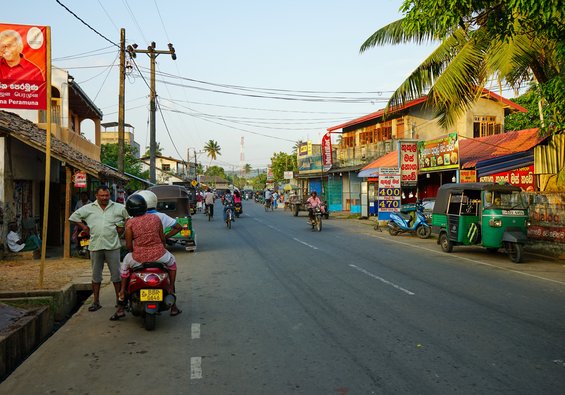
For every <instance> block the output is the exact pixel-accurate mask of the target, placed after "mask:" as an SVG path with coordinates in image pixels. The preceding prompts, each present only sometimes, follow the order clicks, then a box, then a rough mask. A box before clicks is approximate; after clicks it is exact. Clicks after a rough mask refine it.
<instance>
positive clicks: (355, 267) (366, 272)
mask: <svg viewBox="0 0 565 395" xmlns="http://www.w3.org/2000/svg"><path fill="white" fill-rule="evenodd" d="M349 267H352V268H353V269H355V270H359V271H360V272H361V273H363V274H366V275H367V276H369V277H372V278H374V279H376V280H379V281H381V282H383V283H385V284H388V285H390V286H392V287H394V288H396V289H398V290H400V291H402V292H404V293H406V294H408V295H415V293H414V292H412V291H409V290H407V289H406V288H402V287H401V286H399V285H396V284H394V283H392V282H390V281H388V280H385V279H384V278H382V277H379V276H377V275H376V274H373V273H371V272H368V271H366V270H365V269H363V268H361V267H359V266H355V265H349Z"/></svg>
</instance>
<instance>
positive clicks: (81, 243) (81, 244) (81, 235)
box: [77, 230, 90, 259]
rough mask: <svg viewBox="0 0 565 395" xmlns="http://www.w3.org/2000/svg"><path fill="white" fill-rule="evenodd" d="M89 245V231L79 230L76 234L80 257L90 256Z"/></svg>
mask: <svg viewBox="0 0 565 395" xmlns="http://www.w3.org/2000/svg"><path fill="white" fill-rule="evenodd" d="M89 245H90V233H88V232H87V231H84V230H81V231H80V232H78V234H77V253H78V256H80V257H81V258H87V259H89V258H90V251H89V249H88V246H89Z"/></svg>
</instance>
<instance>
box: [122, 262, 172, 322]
mask: <svg viewBox="0 0 565 395" xmlns="http://www.w3.org/2000/svg"><path fill="white" fill-rule="evenodd" d="M169 287H170V279H169V272H168V270H167V269H166V267H165V266H164V265H163V264H162V263H157V262H148V263H144V264H143V265H141V266H140V267H139V268H136V269H134V270H133V271H132V272H131V274H130V276H129V283H128V286H127V294H126V300H125V302H124V303H126V308H125V310H126V311H128V312H130V313H131V314H132V315H134V316H135V317H141V318H143V326H144V327H145V329H146V330H148V331H151V330H153V329H155V321H156V317H157V315H158V314H159V313H160V312H161V311H166V310H169V309H170V308H171V306H173V305H174V304H175V302H176V296H175V295H174V294H172V293H169Z"/></svg>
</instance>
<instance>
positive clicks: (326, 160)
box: [322, 132, 333, 171]
mask: <svg viewBox="0 0 565 395" xmlns="http://www.w3.org/2000/svg"><path fill="white" fill-rule="evenodd" d="M332 164H333V162H332V138H331V134H330V132H328V133H326V134H324V137H322V167H323V169H324V171H328V170H329V169H331V168H332Z"/></svg>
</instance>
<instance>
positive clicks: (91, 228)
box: [69, 185, 129, 311]
mask: <svg viewBox="0 0 565 395" xmlns="http://www.w3.org/2000/svg"><path fill="white" fill-rule="evenodd" d="M128 217H129V215H128V212H127V211H126V208H125V206H124V205H123V204H119V203H115V202H113V201H111V200H110V190H109V189H108V186H106V185H101V186H99V187H98V188H97V189H96V201H95V202H93V203H89V204H86V205H84V206H82V207H81V208H79V209H78V210H76V211H75V212H74V213H73V214H72V215H71V216H70V217H69V221H71V222H73V223H74V224H75V225H76V226H78V227H79V228H80V229H81V230H84V231H86V232H88V233H90V245H89V247H88V249H89V250H90V261H91V263H92V294H93V295H94V301H93V302H92V305H90V307H89V308H88V311H96V310H98V309H100V308H101V307H102V306H101V305H100V284H101V283H102V270H103V269H104V262H107V264H108V269H110V275H111V281H112V283H114V289H115V291H116V300H118V293H119V291H120V281H121V279H120V246H121V245H120V238H119V235H120V234H121V233H122V232H123V229H124V225H125V220H126V219H127V218H128ZM83 221H84V222H83ZM85 222H86V224H85Z"/></svg>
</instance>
